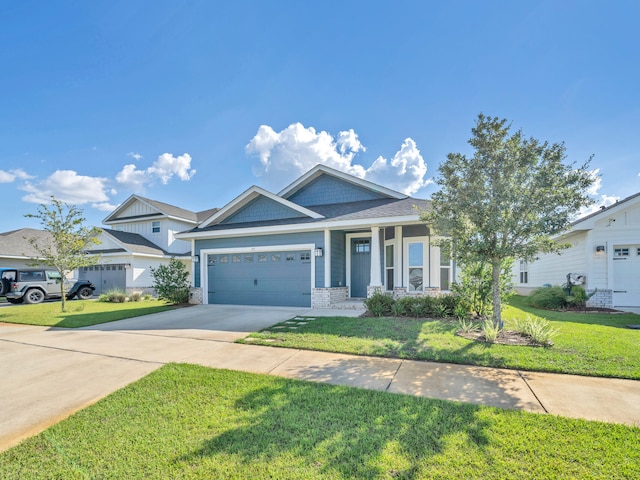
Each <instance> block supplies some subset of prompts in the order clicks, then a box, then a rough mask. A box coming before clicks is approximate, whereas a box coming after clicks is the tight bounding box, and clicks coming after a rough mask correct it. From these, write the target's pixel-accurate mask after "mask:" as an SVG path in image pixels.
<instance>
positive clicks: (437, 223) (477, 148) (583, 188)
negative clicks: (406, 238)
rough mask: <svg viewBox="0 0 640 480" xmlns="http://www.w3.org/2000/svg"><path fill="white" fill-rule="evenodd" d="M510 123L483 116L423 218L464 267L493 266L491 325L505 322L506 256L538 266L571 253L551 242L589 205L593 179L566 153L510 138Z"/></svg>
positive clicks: (444, 172) (449, 164)
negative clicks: (541, 259)
mask: <svg viewBox="0 0 640 480" xmlns="http://www.w3.org/2000/svg"><path fill="white" fill-rule="evenodd" d="M509 129H510V126H509V125H507V120H505V119H502V120H501V119H499V118H497V117H494V118H492V117H485V116H484V115H482V114H480V115H478V119H477V120H476V125H475V127H474V128H473V129H472V137H471V139H470V140H469V144H470V145H471V146H472V147H473V149H474V154H473V156H472V157H467V156H466V155H464V154H461V153H450V154H449V155H448V156H447V161H446V162H444V163H443V164H442V165H440V168H439V171H440V175H439V178H438V179H437V180H436V183H437V184H438V185H439V186H440V190H438V191H437V192H435V193H434V194H433V195H432V197H431V210H430V211H429V212H424V213H423V214H422V219H423V220H424V221H425V222H426V223H427V224H428V225H429V226H430V227H432V229H433V230H434V231H435V232H436V233H437V234H439V235H443V236H445V240H443V241H442V242H440V243H441V245H442V246H444V247H448V248H449V251H450V252H451V256H452V257H453V258H454V259H455V260H457V261H458V262H459V263H461V264H469V263H473V262H486V263H488V264H489V265H491V276H492V303H493V321H494V324H495V325H500V324H501V323H502V317H501V308H500V299H501V296H502V294H501V289H500V272H501V269H502V262H503V261H504V260H505V259H508V258H513V259H516V258H522V259H525V260H530V261H531V260H534V259H535V258H536V256H537V255H538V254H539V253H541V252H544V253H549V252H559V251H561V250H562V249H563V248H565V247H567V245H565V244H561V243H557V242H555V241H553V240H552V239H551V238H550V237H551V236H552V235H555V234H558V233H560V232H562V231H563V230H565V229H566V228H567V227H568V225H569V222H571V221H572V220H573V219H574V218H575V217H576V215H577V214H578V212H579V211H580V209H581V208H582V207H584V206H588V205H590V204H591V203H592V200H591V199H590V198H589V196H588V195H587V190H588V189H589V187H591V185H592V184H593V182H594V181H595V179H596V177H595V176H594V175H593V172H591V171H589V170H588V166H589V161H587V162H586V163H585V164H583V165H581V166H576V165H575V164H574V163H571V164H566V163H565V162H564V161H565V158H566V155H565V147H564V145H563V144H558V143H555V144H553V145H549V144H548V143H547V142H544V143H542V142H540V141H538V140H536V139H534V138H530V139H525V138H524V136H523V134H522V132H521V131H517V132H516V133H514V134H512V135H510V134H509ZM451 239H455V242H452V241H451Z"/></svg>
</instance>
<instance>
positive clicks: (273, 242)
mask: <svg viewBox="0 0 640 480" xmlns="http://www.w3.org/2000/svg"><path fill="white" fill-rule="evenodd" d="M300 244H314V245H315V246H316V247H322V248H323V250H324V249H325V248H324V232H322V231H318V232H300V233H291V234H282V235H277V234H276V235H256V236H247V237H232V238H210V239H198V240H196V241H195V250H194V253H195V254H196V255H200V251H201V250H209V249H215V248H245V247H271V246H273V247H275V246H280V245H300ZM311 254H312V255H313V252H311ZM200 257H201V261H203V259H202V256H201V255H200ZM315 264H316V275H315V284H316V287H323V286H324V256H322V257H317V258H316V259H315ZM194 281H195V283H194V286H196V287H199V286H200V285H201V283H200V268H196V269H195V279H194Z"/></svg>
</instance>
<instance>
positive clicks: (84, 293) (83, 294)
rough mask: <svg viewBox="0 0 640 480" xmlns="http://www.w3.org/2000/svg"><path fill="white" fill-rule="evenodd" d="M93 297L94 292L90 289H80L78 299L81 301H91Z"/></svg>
mask: <svg viewBox="0 0 640 480" xmlns="http://www.w3.org/2000/svg"><path fill="white" fill-rule="evenodd" d="M91 297H93V290H91V288H90V287H80V288H79V289H78V298H79V299H80V300H89V299H90V298H91Z"/></svg>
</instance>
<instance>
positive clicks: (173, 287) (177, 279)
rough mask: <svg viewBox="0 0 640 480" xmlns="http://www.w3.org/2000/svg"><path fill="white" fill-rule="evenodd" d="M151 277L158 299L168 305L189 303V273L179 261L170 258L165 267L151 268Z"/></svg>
mask: <svg viewBox="0 0 640 480" xmlns="http://www.w3.org/2000/svg"><path fill="white" fill-rule="evenodd" d="M151 275H152V276H153V286H154V288H155V289H156V291H157V292H158V296H159V297H160V298H162V299H164V300H166V301H168V302H170V303H188V302H189V272H188V271H187V266H186V265H185V264H184V263H182V262H181V261H180V260H178V259H177V258H172V259H171V260H169V263H168V264H167V265H160V266H159V267H158V268H151Z"/></svg>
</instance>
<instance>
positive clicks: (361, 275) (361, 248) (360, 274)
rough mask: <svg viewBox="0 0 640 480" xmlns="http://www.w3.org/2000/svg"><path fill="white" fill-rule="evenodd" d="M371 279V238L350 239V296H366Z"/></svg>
mask: <svg viewBox="0 0 640 480" xmlns="http://www.w3.org/2000/svg"><path fill="white" fill-rule="evenodd" d="M370 279H371V238H370V237H369V238H352V239H351V297H355V298H366V297H367V287H368V286H369V281H370Z"/></svg>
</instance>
